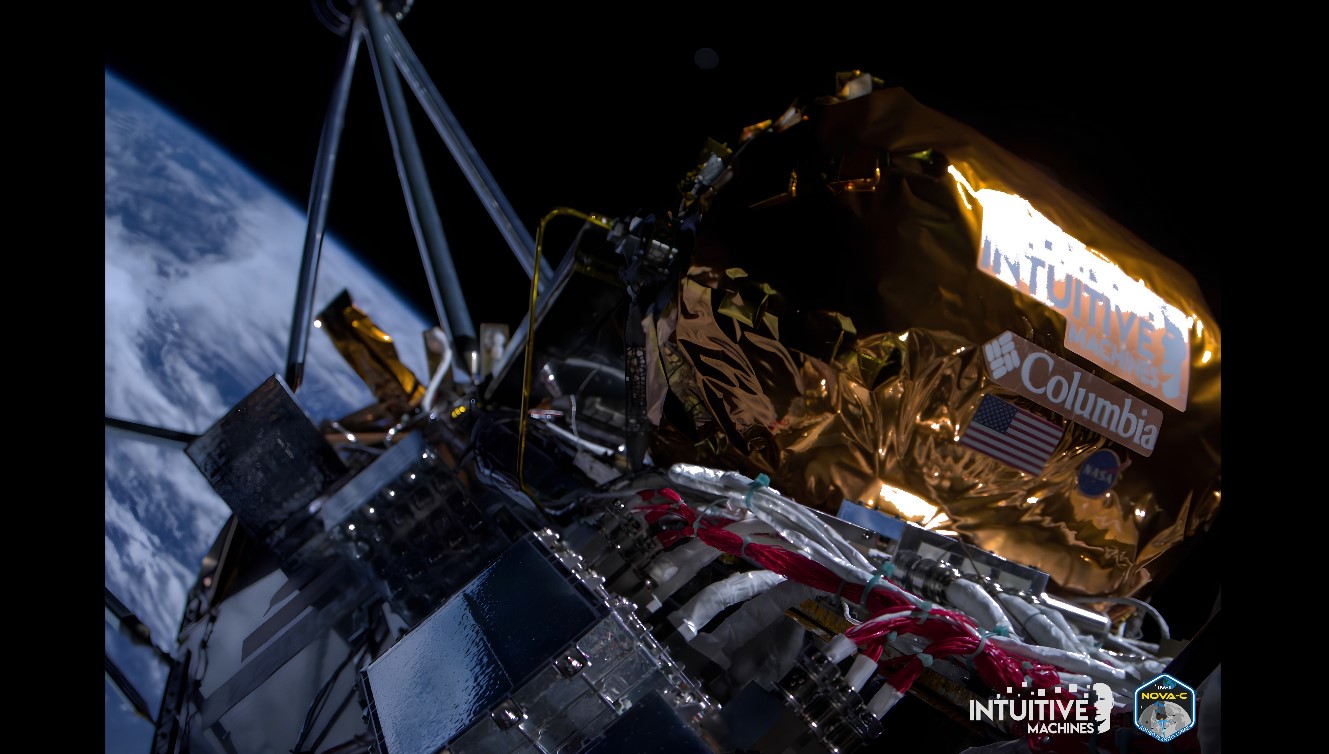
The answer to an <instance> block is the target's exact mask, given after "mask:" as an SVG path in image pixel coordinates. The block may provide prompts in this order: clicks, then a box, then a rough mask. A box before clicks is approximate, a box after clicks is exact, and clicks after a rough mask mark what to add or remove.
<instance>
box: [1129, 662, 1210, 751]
mask: <svg viewBox="0 0 1329 754" xmlns="http://www.w3.org/2000/svg"><path fill="white" fill-rule="evenodd" d="M1135 727H1137V728H1139V729H1140V730H1142V731H1144V732H1145V733H1147V734H1149V735H1150V736H1153V737H1154V738H1156V739H1158V740H1159V741H1163V742H1167V741H1171V740H1172V739H1174V738H1176V737H1177V736H1180V735H1181V734H1182V733H1185V732H1186V731H1188V730H1190V729H1191V728H1194V727H1195V690H1194V689H1192V688H1191V687H1190V686H1187V685H1186V684H1184V683H1182V682H1181V681H1178V680H1177V679H1176V678H1173V677H1172V676H1170V675H1167V674H1166V673H1165V674H1163V675H1160V676H1159V677H1157V678H1155V679H1154V680H1152V681H1150V682H1148V683H1146V684H1145V685H1143V686H1141V687H1140V688H1138V689H1136V690H1135Z"/></svg>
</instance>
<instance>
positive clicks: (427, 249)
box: [360, 1, 476, 353]
mask: <svg viewBox="0 0 1329 754" xmlns="http://www.w3.org/2000/svg"><path fill="white" fill-rule="evenodd" d="M360 9H361V11H362V12H363V13H364V16H365V18H366V19H367V21H368V33H367V34H366V36H365V43H366V44H367V45H369V49H370V51H371V52H372V53H373V55H372V57H371V59H372V60H373V62H374V76H375V78H376V79H377V81H378V92H379V99H380V100H382V102H383V117H384V119H385V120H387V122H388V134H389V135H390V136H391V137H392V154H393V156H394V157H395V158H396V160H397V175H398V177H399V178H400V179H401V190H402V193H403V194H404V195H405V197H406V209H407V211H408V212H409V213H410V216H411V227H412V229H414V231H415V241H416V244H417V245H418V246H419V247H420V256H421V257H422V258H423V260H424V268H425V276H426V278H427V279H428V281H429V292H430V294H431V295H432V296H433V299H434V309H435V311H436V313H437V315H438V321H439V323H440V324H444V325H450V327H449V328H448V330H449V332H450V333H451V334H452V337H453V339H454V340H455V341H456V343H457V347H458V350H459V351H461V352H462V353H467V352H469V351H470V350H473V349H474V348H475V343H476V340H475V326H474V325H473V324H472V323H471V313H470V311H469V310H468V309H467V308H466V297H465V296H464V295H463V294H462V290H461V281H460V280H458V278H457V270H456V268H455V267H453V264H452V255H451V254H450V253H449V251H448V242H447V237H446V236H444V235H443V222H442V220H440V219H439V216H438V207H437V205H435V203H434V193H433V190H432V189H430V187H429V175H428V174H427V173H426V172H425V167H424V157H423V156H422V155H421V154H420V145H419V143H418V142H416V140H415V131H414V129H412V128H411V118H410V112H409V111H408V110H407V109H406V97H405V96H404V95H403V93H402V88H401V78H400V77H399V76H398V75H397V70H396V66H395V65H394V64H393V62H392V52H391V49H390V47H391V46H390V44H389V42H388V41H387V33H388V32H387V30H386V27H387V26H388V25H389V22H388V20H387V19H385V18H384V16H383V11H382V9H380V8H379V6H378V3H377V2H372V1H371V2H367V3H363V4H362V5H361V6H360Z"/></svg>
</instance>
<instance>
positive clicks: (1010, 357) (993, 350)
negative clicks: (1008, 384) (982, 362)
mask: <svg viewBox="0 0 1329 754" xmlns="http://www.w3.org/2000/svg"><path fill="white" fill-rule="evenodd" d="M983 355H984V356H986V357H987V360H988V369H989V370H991V372H992V379H994V380H995V379H998V378H1000V377H1001V376H1002V375H1003V374H1006V373H1007V372H1014V371H1015V370H1016V369H1017V368H1019V366H1020V354H1019V353H1017V352H1016V351H1015V335H1014V333H1011V332H1010V331H1007V332H1004V333H1002V334H1001V336H1000V337H998V338H996V339H994V340H990V341H988V342H987V343H984V344H983Z"/></svg>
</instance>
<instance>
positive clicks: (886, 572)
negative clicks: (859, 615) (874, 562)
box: [858, 560, 895, 610]
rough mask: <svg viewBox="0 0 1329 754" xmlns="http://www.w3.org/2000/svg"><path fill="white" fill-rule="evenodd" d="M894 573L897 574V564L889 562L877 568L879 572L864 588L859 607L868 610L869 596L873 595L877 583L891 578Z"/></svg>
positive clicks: (875, 573)
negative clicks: (885, 578) (884, 578)
mask: <svg viewBox="0 0 1329 754" xmlns="http://www.w3.org/2000/svg"><path fill="white" fill-rule="evenodd" d="M893 573H895V563H893V562H891V561H889V560H887V561H885V562H884V563H882V564H881V565H879V566H877V570H876V571H873V573H872V578H871V579H870V580H868V585H867V586H865V587H863V596H862V597H861V598H860V599H859V600H858V606H859V607H861V608H863V609H864V610H866V609H867V607H868V595H869V594H872V588H873V587H875V586H876V585H877V582H878V581H881V580H882V578H883V577H889V576H890V575H891V574H893Z"/></svg>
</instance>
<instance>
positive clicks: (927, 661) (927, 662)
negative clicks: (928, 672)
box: [914, 652, 932, 668]
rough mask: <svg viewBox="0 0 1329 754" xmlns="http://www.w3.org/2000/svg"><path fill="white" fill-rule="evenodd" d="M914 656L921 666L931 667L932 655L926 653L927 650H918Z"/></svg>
mask: <svg viewBox="0 0 1329 754" xmlns="http://www.w3.org/2000/svg"><path fill="white" fill-rule="evenodd" d="M914 657H917V658H918V660H919V662H921V663H923V667H925V668H930V667H932V655H930V654H928V653H927V652H919V653H918V654H916V655H914Z"/></svg>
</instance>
